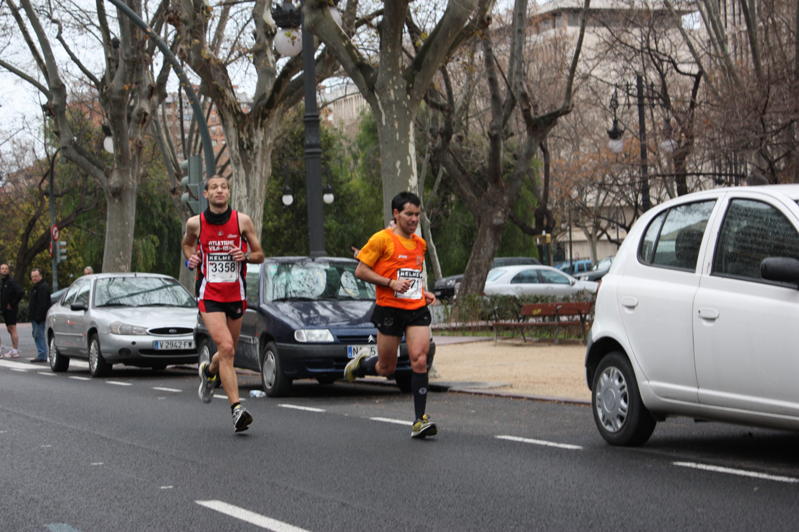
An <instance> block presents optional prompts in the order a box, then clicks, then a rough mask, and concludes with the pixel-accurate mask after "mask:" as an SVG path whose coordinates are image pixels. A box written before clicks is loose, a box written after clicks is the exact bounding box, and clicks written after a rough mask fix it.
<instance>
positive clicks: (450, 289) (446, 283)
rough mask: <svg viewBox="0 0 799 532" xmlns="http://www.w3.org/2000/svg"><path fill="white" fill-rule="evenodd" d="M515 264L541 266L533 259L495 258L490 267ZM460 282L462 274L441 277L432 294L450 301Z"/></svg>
mask: <svg viewBox="0 0 799 532" xmlns="http://www.w3.org/2000/svg"><path fill="white" fill-rule="evenodd" d="M517 264H541V262H539V261H538V259H534V258H533V257H495V258H494V260H493V261H492V262H491V267H492V268H498V267H500V266H514V265H517ZM462 280H463V274H462V273H459V274H458V275H450V276H449V277H442V278H441V279H439V280H438V281H436V283H435V285H433V293H434V294H435V295H436V297H437V298H439V299H441V300H447V299H451V298H453V297H455V295H456V294H457V293H458V290H459V289H460V286H461V281H462Z"/></svg>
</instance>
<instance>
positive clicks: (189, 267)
mask: <svg viewBox="0 0 799 532" xmlns="http://www.w3.org/2000/svg"><path fill="white" fill-rule="evenodd" d="M184 264H185V265H186V268H188V269H189V270H193V269H194V268H192V267H191V266H189V259H186V261H185V262H184Z"/></svg>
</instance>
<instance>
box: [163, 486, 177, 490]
mask: <svg viewBox="0 0 799 532" xmlns="http://www.w3.org/2000/svg"><path fill="white" fill-rule="evenodd" d="M174 487H175V486H161V487H160V488H159V489H162V490H171V489H172V488H174Z"/></svg>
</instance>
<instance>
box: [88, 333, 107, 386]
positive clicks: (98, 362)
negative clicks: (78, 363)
mask: <svg viewBox="0 0 799 532" xmlns="http://www.w3.org/2000/svg"><path fill="white" fill-rule="evenodd" d="M110 372H111V364H109V363H108V362H106V361H105V359H104V358H103V351H102V350H101V349H100V339H99V338H97V335H96V334H95V335H93V336H92V338H91V340H89V374H90V375H91V376H92V377H105V376H106V375H108V374H109V373H110Z"/></svg>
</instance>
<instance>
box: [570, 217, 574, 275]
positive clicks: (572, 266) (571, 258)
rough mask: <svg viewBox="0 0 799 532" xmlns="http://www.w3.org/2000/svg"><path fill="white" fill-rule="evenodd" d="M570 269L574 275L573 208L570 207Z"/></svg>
mask: <svg viewBox="0 0 799 532" xmlns="http://www.w3.org/2000/svg"><path fill="white" fill-rule="evenodd" d="M569 270H571V272H570V273H571V275H574V251H573V249H572V210H571V207H569Z"/></svg>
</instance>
